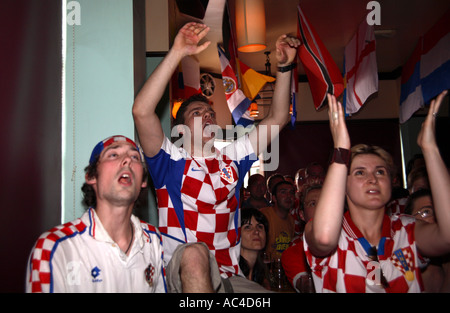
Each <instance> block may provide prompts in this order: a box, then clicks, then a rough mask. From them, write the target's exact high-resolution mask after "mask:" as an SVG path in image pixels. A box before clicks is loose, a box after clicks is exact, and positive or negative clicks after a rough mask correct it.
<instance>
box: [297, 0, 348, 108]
mask: <svg viewBox="0 0 450 313" xmlns="http://www.w3.org/2000/svg"><path fill="white" fill-rule="evenodd" d="M297 8H298V14H297V17H298V24H297V27H298V33H299V34H300V41H301V43H302V45H301V46H300V48H299V49H298V56H299V57H300V61H301V62H302V64H303V67H304V69H305V72H306V76H307V77H308V82H309V86H310V89H311V93H312V97H313V101H314V106H315V108H316V110H320V109H321V108H322V107H323V106H324V105H325V104H327V94H328V93H329V94H333V95H335V96H336V97H339V96H340V95H341V94H342V92H343V91H344V82H343V78H342V74H341V72H340V71H339V68H338V67H337V65H336V63H335V62H334V60H333V58H332V57H331V55H330V53H329V52H328V50H327V49H326V48H325V45H324V44H323V43H322V41H321V40H320V38H319V36H317V33H316V31H315V30H314V28H313V27H312V25H311V24H310V23H309V21H308V20H307V19H306V17H305V15H304V14H303V12H302V10H301V8H300V5H298V7H297Z"/></svg>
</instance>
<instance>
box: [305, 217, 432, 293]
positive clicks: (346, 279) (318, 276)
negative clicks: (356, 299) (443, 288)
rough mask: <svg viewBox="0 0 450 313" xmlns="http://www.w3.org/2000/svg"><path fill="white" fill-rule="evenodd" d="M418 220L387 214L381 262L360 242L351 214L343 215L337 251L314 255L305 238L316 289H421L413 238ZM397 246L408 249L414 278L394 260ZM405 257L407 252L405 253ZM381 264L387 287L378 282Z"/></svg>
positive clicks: (402, 290) (372, 290)
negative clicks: (407, 274)
mask: <svg viewBox="0 0 450 313" xmlns="http://www.w3.org/2000/svg"><path fill="white" fill-rule="evenodd" d="M414 223H415V220H414V218H412V217H409V216H406V215H392V216H390V217H389V216H387V215H386V216H385V217H384V221H383V230H382V236H383V237H386V241H385V244H384V253H381V251H380V249H383V247H378V251H379V255H378V259H379V263H374V262H372V261H371V260H370V259H369V258H368V257H367V253H366V251H365V250H364V248H363V246H362V245H361V244H360V242H359V241H358V238H360V237H362V234H361V232H360V231H359V230H358V228H357V227H356V226H355V225H354V224H353V222H352V220H351V218H350V214H349V213H348V212H347V213H345V215H344V219H343V225H342V231H341V234H340V237H339V243H338V247H337V249H336V251H335V252H334V253H333V254H332V255H330V256H329V257H325V258H316V257H314V256H313V255H312V254H311V252H310V251H309V249H308V244H307V242H306V240H304V244H305V253H306V256H307V260H308V263H309V264H310V266H311V270H312V273H313V278H314V284H315V287H316V291H317V292H340V293H351V292H357V293H366V292H367V293H370V292H421V291H422V289H423V288H422V282H421V278H420V269H419V267H418V264H419V262H418V252H417V249H416V244H415V240H414V235H413V234H414V225H415V224H414ZM398 249H401V250H402V251H405V252H408V260H409V261H408V264H409V266H410V269H411V270H412V271H413V273H414V280H412V281H408V280H407V279H406V278H405V275H404V270H403V271H402V268H403V267H402V266H401V264H399V262H397V261H396V260H395V255H394V252H395V251H397V250H398ZM405 256H406V255H405ZM378 266H381V269H382V272H383V275H384V277H386V279H387V281H388V282H389V285H390V286H389V287H388V288H386V289H384V288H382V287H380V286H378V285H376V284H375V281H374V280H375V279H377V278H379V276H377V275H376V272H375V269H376V268H378Z"/></svg>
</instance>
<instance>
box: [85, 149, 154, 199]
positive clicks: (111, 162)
mask: <svg viewBox="0 0 450 313" xmlns="http://www.w3.org/2000/svg"><path fill="white" fill-rule="evenodd" d="M143 175H144V172H143V165H142V163H141V156H140V153H139V151H138V150H137V149H136V148H135V147H134V146H133V145H131V144H130V143H128V142H125V141H118V142H115V143H113V144H111V145H109V146H108V147H107V148H105V150H103V151H102V153H101V154H100V157H99V160H98V164H97V177H92V178H88V177H86V182H87V183H88V184H90V185H92V186H93V188H94V190H95V192H96V196H97V205H99V204H101V203H102V202H108V203H112V204H115V205H130V204H133V203H134V202H135V201H136V200H137V198H138V197H139V193H140V191H141V188H144V187H146V185H147V183H146V182H144V181H143Z"/></svg>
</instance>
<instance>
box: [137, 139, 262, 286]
mask: <svg viewBox="0 0 450 313" xmlns="http://www.w3.org/2000/svg"><path fill="white" fill-rule="evenodd" d="M256 159H257V158H256V156H255V154H254V153H253V148H252V145H251V143H250V140H249V139H248V136H243V137H240V138H239V139H237V140H235V141H233V143H231V144H229V145H228V146H226V147H225V148H223V149H221V150H216V154H215V155H214V156H212V157H209V158H196V157H194V158H192V157H191V156H190V155H188V153H187V152H186V151H185V150H184V149H183V148H180V147H176V146H175V145H174V144H173V143H171V142H170V141H169V139H168V138H165V140H164V142H163V145H162V147H161V150H160V151H159V153H158V154H157V155H155V156H154V157H152V158H148V157H146V161H147V165H148V168H149V172H150V174H151V177H152V180H153V183H154V186H155V188H156V193H157V200H158V210H159V225H158V228H159V230H160V231H161V234H162V236H163V237H164V238H163V244H164V259H165V262H166V264H167V263H168V262H169V261H170V259H171V257H172V254H173V251H174V250H175V248H176V247H177V246H178V245H179V244H182V243H188V242H204V243H206V244H207V246H208V248H209V250H210V251H211V252H212V253H213V254H214V255H215V258H216V260H217V263H218V265H219V270H220V272H221V275H222V276H223V277H229V276H231V275H242V273H241V271H240V268H239V255H240V225H241V222H240V216H239V190H240V188H241V186H242V184H243V180H244V177H245V174H246V173H247V172H248V171H249V169H250V167H251V165H252V163H253V162H254V161H255V160H256Z"/></svg>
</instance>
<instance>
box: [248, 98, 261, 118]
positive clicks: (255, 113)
mask: <svg viewBox="0 0 450 313" xmlns="http://www.w3.org/2000/svg"><path fill="white" fill-rule="evenodd" d="M258 115H259V111H258V104H257V103H256V102H252V103H251V104H250V117H258Z"/></svg>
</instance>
